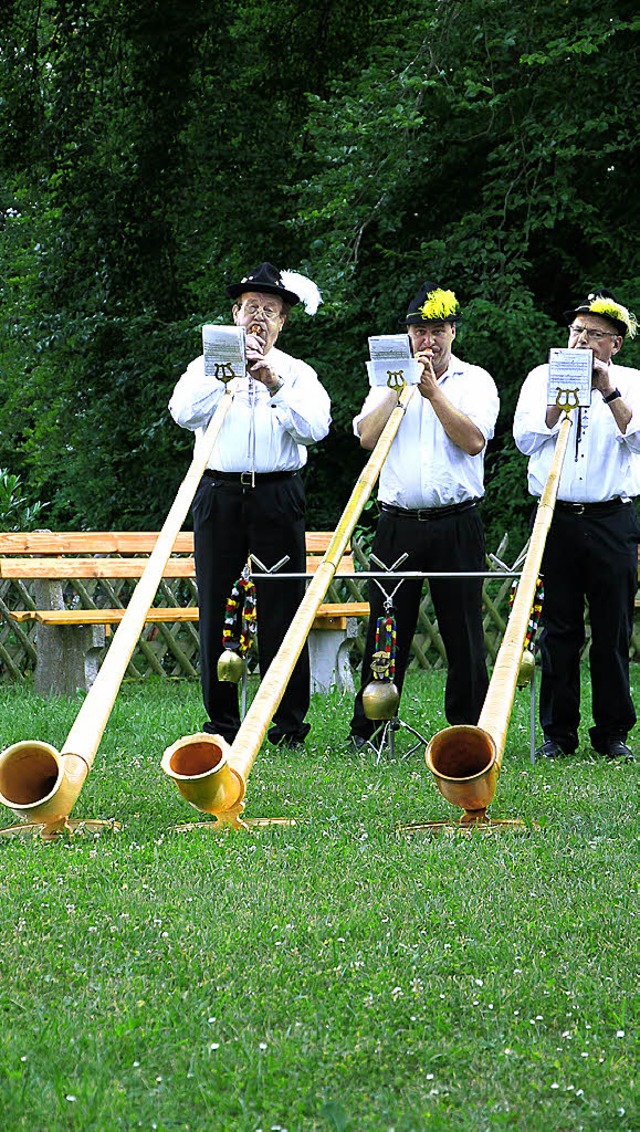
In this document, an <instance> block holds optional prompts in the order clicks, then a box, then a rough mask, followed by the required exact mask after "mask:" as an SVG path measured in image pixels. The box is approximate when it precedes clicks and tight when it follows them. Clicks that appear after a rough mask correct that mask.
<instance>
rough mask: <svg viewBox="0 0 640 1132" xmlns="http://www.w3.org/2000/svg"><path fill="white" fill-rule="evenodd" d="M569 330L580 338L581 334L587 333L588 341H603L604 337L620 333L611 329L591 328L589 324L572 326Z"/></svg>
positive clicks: (614, 336) (615, 335) (615, 336)
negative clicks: (615, 332)
mask: <svg viewBox="0 0 640 1132" xmlns="http://www.w3.org/2000/svg"><path fill="white" fill-rule="evenodd" d="M569 330H570V331H571V333H572V334H573V337H574V338H579V337H580V335H581V334H586V336H587V342H602V339H603V338H617V337H618V335H617V334H614V333H613V331H611V330H591V328H590V327H588V326H570V327H569Z"/></svg>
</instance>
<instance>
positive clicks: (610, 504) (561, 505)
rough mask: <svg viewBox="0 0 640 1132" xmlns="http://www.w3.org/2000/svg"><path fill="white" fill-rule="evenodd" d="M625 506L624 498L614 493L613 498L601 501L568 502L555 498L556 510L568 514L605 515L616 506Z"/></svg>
mask: <svg viewBox="0 0 640 1132" xmlns="http://www.w3.org/2000/svg"><path fill="white" fill-rule="evenodd" d="M626 506H627V504H626V502H625V500H624V499H621V498H620V496H619V495H614V497H613V499H603V500H602V502H601V503H569V502H568V501H567V500H565V499H558V500H556V508H557V509H558V511H564V512H566V513H567V514H569V515H607V514H608V513H609V512H610V511H615V509H616V508H617V507H626Z"/></svg>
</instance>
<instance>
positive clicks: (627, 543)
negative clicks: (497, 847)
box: [540, 503, 640, 753]
mask: <svg viewBox="0 0 640 1132" xmlns="http://www.w3.org/2000/svg"><path fill="white" fill-rule="evenodd" d="M639 538H640V530H639V527H638V519H637V515H636V510H635V507H634V506H633V504H632V503H623V504H618V505H617V506H613V507H612V508H611V510H610V511H608V512H607V513H605V514H598V515H593V514H592V513H585V514H583V515H576V514H574V513H572V512H567V511H562V510H560V509H559V508H558V507H556V510H555V512H554V516H553V521H552V523H551V528H550V530H549V535H548V537H547V542H546V546H545V551H544V556H543V560H542V574H543V581H544V602H543V606H542V614H541V617H540V625H541V633H540V655H541V662H542V680H541V686H540V724H541V726H542V730H543V731H544V734H545V737H546V738H548V739H554V740H555V741H556V742H557V743H560V744H561V746H562V747H563V748H564V750H565V751H567V753H571V752H572V751H574V750H575V749H576V747H577V746H578V725H579V723H580V651H581V649H582V646H583V645H584V641H585V600H586V602H587V605H588V608H589V621H590V624H591V644H590V648H589V669H590V676H591V703H592V713H593V722H594V726H593V727H591V729H590V731H589V734H590V736H591V742H592V744H593V746H594V748H595V749H596V750H604V749H605V748H606V745H607V742H608V741H609V740H611V739H623V740H624V739H626V737H627V734H628V732H629V731H630V730H631V728H632V727H633V726H634V724H635V722H636V713H635V710H634V707H633V703H632V700H631V692H630V688H629V645H630V641H631V630H632V626H633V611H634V597H635V592H636V586H637V577H638V540H639Z"/></svg>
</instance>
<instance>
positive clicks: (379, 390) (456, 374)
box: [353, 354, 500, 510]
mask: <svg viewBox="0 0 640 1132" xmlns="http://www.w3.org/2000/svg"><path fill="white" fill-rule="evenodd" d="M438 384H439V385H440V386H441V387H442V391H443V393H444V394H445V396H446V397H447V398H448V399H449V401H451V403H452V405H454V406H455V408H456V409H459V410H460V412H461V413H464V414H465V415H466V416H467V417H469V419H470V420H471V421H472V422H473V424H474V425H476V427H477V428H479V429H480V432H481V433H482V435H483V437H484V439H485V446H486V442H487V441H488V440H490V439H491V437H492V436H493V431H494V428H495V423H496V419H497V416H498V409H499V407H500V401H499V399H498V390H497V389H496V385H495V382H494V380H493V378H492V377H491V376H490V375H489V374H488V373H487V371H486V370H484V369H481V368H480V366H473V365H470V364H469V363H468V362H463V361H461V360H460V359H459V358H456V357H454V355H453V354H452V355H451V359H450V361H449V366H448V368H447V370H446V371H445V373H443V374H442V376H441V377H440V378H439V379H438ZM387 393H388V390H387V389H386V388H385V387H384V386H373V387H372V388H371V389H370V390H369V394H368V396H367V399H366V401H365V403H364V405H363V406H362V410H361V412H360V413H359V414H358V416H357V417H355V419H354V422H353V431H354V432H355V434H356V436H358V435H359V434H358V425H359V423H360V421H362V420H363V419H364V417H366V416H368V414H369V413H371V412H372V411H373V410H374V409H376V408H377V407H378V405H379V404H380V403H381V402H382V401H383V400H384V398H385V397H386V395H387ZM482 495H484V449H483V450H482V452H480V453H479V454H478V455H477V456H469V455H468V453H466V452H464V451H463V450H462V448H459V447H458V446H457V444H454V443H453V441H452V440H450V439H449V437H448V436H447V434H446V432H445V430H444V428H443V427H442V425H441V423H440V421H439V419H438V417H437V415H436V413H435V411H434V409H433V407H432V405H431V403H430V402H429V401H428V400H427V398H426V397H422V396H421V395H420V394H419V393H414V395H413V397H412V398H411V401H410V402H409V405H408V406H407V411H406V413H405V416H404V419H403V421H402V423H401V425H400V428H399V429H398V432H397V435H396V437H395V439H394V441H393V444H392V445H391V450H390V452H389V455H388V456H387V459H386V460H385V462H384V464H383V466H382V471H381V473H380V484H379V489H378V499H379V501H380V502H381V503H389V504H392V505H393V506H395V507H404V508H408V509H409V510H417V509H420V508H427V507H447V506H449V505H450V504H452V503H463V502H464V501H465V500H467V499H479V498H480V497H481V496H482Z"/></svg>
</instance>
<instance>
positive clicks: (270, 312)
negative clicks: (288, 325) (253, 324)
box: [242, 302, 282, 322]
mask: <svg viewBox="0 0 640 1132" xmlns="http://www.w3.org/2000/svg"><path fill="white" fill-rule="evenodd" d="M242 310H243V311H244V313H245V314H247V315H248V316H249V318H257V317H258V315H259V314H260V313H262V314H263V315H264V317H265V318H266V320H267V322H276V320H277V319H278V318H280V315H281V314H282V311H281V310H278V309H277V308H276V307H270V306H268V305H267V306H266V307H263V306H262V304H261V303H254V302H250V303H243V304H242Z"/></svg>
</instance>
